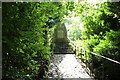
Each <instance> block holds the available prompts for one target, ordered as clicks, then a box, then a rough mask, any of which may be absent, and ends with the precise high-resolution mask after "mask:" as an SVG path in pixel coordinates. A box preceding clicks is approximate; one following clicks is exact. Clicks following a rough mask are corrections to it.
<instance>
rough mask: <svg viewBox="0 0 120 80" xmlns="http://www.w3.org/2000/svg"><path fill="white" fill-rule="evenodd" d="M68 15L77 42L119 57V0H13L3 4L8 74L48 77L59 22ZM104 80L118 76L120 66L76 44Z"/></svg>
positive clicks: (3, 26)
mask: <svg viewBox="0 0 120 80" xmlns="http://www.w3.org/2000/svg"><path fill="white" fill-rule="evenodd" d="M64 15H67V16H66V17H69V18H71V17H79V19H77V20H75V19H73V20H72V21H70V19H69V20H68V21H67V20H65V21H64V22H65V23H66V24H67V23H68V24H72V25H69V26H70V27H71V29H69V31H68V33H69V39H71V40H72V41H74V44H75V45H76V46H77V47H83V48H85V49H86V50H89V51H92V52H96V53H97V54H100V55H103V56H106V57H109V58H111V59H114V60H117V61H119V62H120V2H116V3H115V2H105V3H98V4H97V3H96V4H93V3H89V2H84V1H82V2H78V3H73V2H68V3H67V2H39V3H38V2H14V3H3V4H2V47H3V48H2V55H3V56H2V62H3V64H2V65H3V78H4V79H8V78H12V79H15V80H16V79H38V80H39V79H41V78H44V75H45V72H46V71H47V68H48V65H49V62H50V59H51V56H52V54H53V51H52V50H53V49H52V45H53V44H52V38H53V33H54V28H55V24H56V23H57V22H61V21H62V20H63V18H64ZM77 56H79V57H80V58H81V59H82V60H83V62H85V63H86V64H87V66H89V68H90V69H91V70H92V72H93V73H94V74H95V77H97V78H98V79H99V80H101V79H102V80H113V79H115V80H119V79H120V78H119V76H120V65H119V64H116V63H112V62H110V61H108V60H105V59H103V58H101V57H97V56H94V55H91V54H90V53H89V52H86V51H84V50H81V49H80V48H77Z"/></svg>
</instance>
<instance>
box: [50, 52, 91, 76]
mask: <svg viewBox="0 0 120 80" xmlns="http://www.w3.org/2000/svg"><path fill="white" fill-rule="evenodd" d="M52 61H53V62H52V63H51V64H52V65H55V66H52V67H51V68H50V70H51V71H50V72H49V74H50V73H51V74H53V75H52V77H50V75H49V78H54V77H55V78H58V77H59V78H91V77H90V76H89V75H88V74H87V73H86V71H85V69H84V68H83V66H82V63H80V61H79V62H78V61H77V59H76V58H75V55H74V54H55V55H54V57H53V60H52ZM55 69H57V70H55ZM55 71H57V73H55Z"/></svg>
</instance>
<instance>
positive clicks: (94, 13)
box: [72, 1, 120, 80]
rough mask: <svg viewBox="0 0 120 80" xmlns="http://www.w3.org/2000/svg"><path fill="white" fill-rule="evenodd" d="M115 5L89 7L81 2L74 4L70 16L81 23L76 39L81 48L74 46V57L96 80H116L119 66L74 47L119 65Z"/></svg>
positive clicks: (118, 25) (118, 16) (119, 33)
mask: <svg viewBox="0 0 120 80" xmlns="http://www.w3.org/2000/svg"><path fill="white" fill-rule="evenodd" d="M116 5H117V6H116ZM119 5H120V3H119V2H104V3H89V2H86V1H82V2H78V3H77V4H75V9H74V13H72V15H74V16H79V17H80V20H79V21H80V23H82V26H81V27H82V30H81V36H80V38H81V40H82V45H78V44H81V43H77V44H76V43H75V45H76V46H77V48H76V49H77V50H76V51H77V55H78V56H79V57H80V58H81V59H82V60H83V61H84V62H85V63H86V64H88V66H89V67H90V69H91V70H92V71H93V72H94V74H95V75H96V76H97V78H98V79H100V80H101V79H103V80H106V79H108V80H112V79H116V80H119V79H120V78H119V76H120V74H119V73H120V66H119V65H118V64H115V63H112V62H110V61H107V60H105V59H103V58H101V57H98V56H93V55H91V54H90V53H89V52H86V51H85V50H82V49H80V48H78V47H83V48H84V49H86V50H89V51H91V52H95V53H97V54H100V55H103V56H106V57H109V58H111V59H114V60H117V61H120V54H119V53H120V37H119V36H120V14H119V12H120V6H119ZM77 28H79V27H77ZM74 31H75V30H74ZM74 31H73V32H74ZM77 36H78V34H77V35H74V38H75V37H77ZM75 41H76V40H75ZM76 42H77V41H76ZM103 71H104V72H103Z"/></svg>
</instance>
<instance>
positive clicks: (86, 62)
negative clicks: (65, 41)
mask: <svg viewBox="0 0 120 80" xmlns="http://www.w3.org/2000/svg"><path fill="white" fill-rule="evenodd" d="M70 43H71V44H72V46H73V48H74V50H75V51H76V52H77V50H79V51H81V52H83V51H84V54H83V53H79V56H80V57H79V58H80V59H81V60H82V61H83V62H84V63H85V64H86V65H87V66H86V68H88V67H91V69H90V70H91V72H90V73H89V75H90V76H92V77H93V74H94V69H95V68H94V66H91V63H92V65H93V64H94V60H95V59H94V58H95V56H97V57H100V58H103V59H104V60H103V61H105V60H107V61H109V63H111V62H113V63H111V64H113V65H117V66H120V62H119V61H116V60H114V59H111V58H109V57H105V56H103V55H100V54H97V53H95V52H91V51H89V50H86V49H84V48H82V47H78V46H76V45H75V44H74V42H72V41H70ZM88 55H91V59H92V62H91V63H90V62H89V61H88V60H87V59H88V57H90V56H88ZM82 56H84V57H85V59H83V57H82ZM114 63H115V64H114ZM97 69H100V70H101V76H102V77H101V79H100V80H106V78H105V77H106V76H105V75H104V74H105V69H104V67H103V66H102V65H101V67H99V68H97ZM112 69H115V67H113V68H112ZM94 76H95V75H94Z"/></svg>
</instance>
